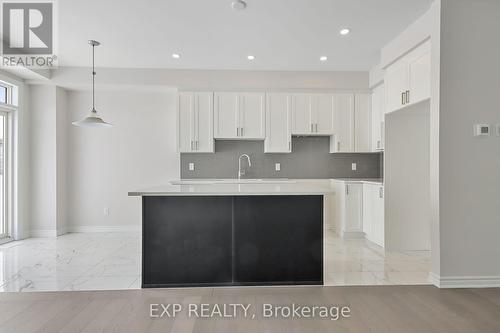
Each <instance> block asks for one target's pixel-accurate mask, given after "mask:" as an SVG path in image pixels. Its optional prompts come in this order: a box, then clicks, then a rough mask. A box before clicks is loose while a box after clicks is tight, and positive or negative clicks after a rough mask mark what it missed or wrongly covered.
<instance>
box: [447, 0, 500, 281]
mask: <svg viewBox="0 0 500 333" xmlns="http://www.w3.org/2000/svg"><path fill="white" fill-rule="evenodd" d="M441 6H442V8H441V83H440V89H441V94H440V95H441V96H440V97H441V101H440V119H439V124H440V125H439V151H440V153H439V159H440V160H439V169H440V178H439V180H440V181H439V186H440V197H439V200H440V231H441V235H440V242H441V244H440V245H441V246H440V248H441V272H440V275H441V276H440V279H441V281H440V282H441V284H442V285H444V286H446V285H469V286H470V285H474V284H476V285H496V286H500V260H499V258H500V240H499V237H500V137H498V136H492V137H489V138H475V137H473V135H472V133H473V130H472V129H473V124H476V123H486V124H498V123H500V98H499V92H500V65H499V59H500V44H499V43H498V32H499V31H500V1H498V0H475V1H470V0H442V3H441Z"/></svg>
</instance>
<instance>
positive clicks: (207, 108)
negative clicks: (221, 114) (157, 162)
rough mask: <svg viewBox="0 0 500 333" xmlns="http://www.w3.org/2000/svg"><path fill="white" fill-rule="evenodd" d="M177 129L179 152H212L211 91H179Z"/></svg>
mask: <svg viewBox="0 0 500 333" xmlns="http://www.w3.org/2000/svg"><path fill="white" fill-rule="evenodd" d="M177 129H178V130H177V146H178V147H177V148H178V151H179V152H181V153H213V152H214V136H213V93H211V92H182V93H179V94H178V100H177Z"/></svg>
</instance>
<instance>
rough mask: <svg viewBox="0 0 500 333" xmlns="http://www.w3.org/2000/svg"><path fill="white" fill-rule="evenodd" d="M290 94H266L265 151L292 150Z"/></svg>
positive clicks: (281, 151)
mask: <svg viewBox="0 0 500 333" xmlns="http://www.w3.org/2000/svg"><path fill="white" fill-rule="evenodd" d="M291 103H292V96H291V95H290V94H278V93H276V94H267V96H266V133H267V135H266V139H265V140H264V152H265V153H291V152H292V131H291V127H292V111H291Z"/></svg>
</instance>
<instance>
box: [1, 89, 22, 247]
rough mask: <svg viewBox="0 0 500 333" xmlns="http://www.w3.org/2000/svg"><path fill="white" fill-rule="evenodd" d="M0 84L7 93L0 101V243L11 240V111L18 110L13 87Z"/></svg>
mask: <svg viewBox="0 0 500 333" xmlns="http://www.w3.org/2000/svg"><path fill="white" fill-rule="evenodd" d="M0 86H2V87H5V88H7V93H6V102H7V103H2V102H0V115H2V116H4V117H5V118H4V119H5V122H4V142H3V150H4V151H3V154H4V160H3V171H4V175H3V177H4V179H3V182H4V186H3V189H0V190H3V193H2V198H3V199H2V202H0V205H2V206H3V209H2V213H3V214H2V215H3V216H2V221H3V229H4V231H3V233H0V244H4V243H7V242H10V241H12V240H13V239H12V214H11V204H12V194H13V193H12V191H11V189H12V179H11V176H12V164H11V161H12V159H11V155H12V153H13V151H12V140H11V139H12V138H11V133H12V118H13V112H15V111H17V110H18V106H17V105H13V104H12V102H13V99H14V96H13V94H14V92H13V90H14V87H13V86H12V85H10V84H8V83H6V82H4V81H0Z"/></svg>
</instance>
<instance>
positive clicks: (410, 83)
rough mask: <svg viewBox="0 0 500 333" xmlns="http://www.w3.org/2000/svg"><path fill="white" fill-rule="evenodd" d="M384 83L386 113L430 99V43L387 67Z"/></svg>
mask: <svg viewBox="0 0 500 333" xmlns="http://www.w3.org/2000/svg"><path fill="white" fill-rule="evenodd" d="M384 82H385V88H386V105H387V112H392V111H396V110H399V109H401V108H403V107H406V106H409V105H413V104H415V103H418V102H421V101H423V100H426V99H428V98H430V94H431V89H430V87H431V43H430V41H427V42H425V43H424V44H422V45H421V46H419V47H417V48H416V49H415V50H413V51H411V52H410V53H408V54H407V55H406V56H404V57H403V58H401V59H400V60H398V61H397V62H395V63H394V64H392V65H391V66H389V67H388V68H387V71H386V75H385V79H384Z"/></svg>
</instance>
